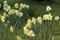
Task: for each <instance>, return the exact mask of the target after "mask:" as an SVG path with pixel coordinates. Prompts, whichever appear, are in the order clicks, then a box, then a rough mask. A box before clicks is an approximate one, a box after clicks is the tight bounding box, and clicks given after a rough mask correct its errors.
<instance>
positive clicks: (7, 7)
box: [3, 5, 11, 12]
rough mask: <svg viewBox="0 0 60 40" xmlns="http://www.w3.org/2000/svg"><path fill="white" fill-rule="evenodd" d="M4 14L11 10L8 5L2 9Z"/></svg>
mask: <svg viewBox="0 0 60 40" xmlns="http://www.w3.org/2000/svg"><path fill="white" fill-rule="evenodd" d="M3 9H4V10H5V11H6V12H8V11H9V10H11V7H10V6H9V5H8V6H6V7H4V8H3Z"/></svg>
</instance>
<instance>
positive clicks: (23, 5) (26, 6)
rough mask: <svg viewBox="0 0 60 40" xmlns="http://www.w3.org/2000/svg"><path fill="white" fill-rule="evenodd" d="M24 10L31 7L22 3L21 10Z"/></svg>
mask: <svg viewBox="0 0 60 40" xmlns="http://www.w3.org/2000/svg"><path fill="white" fill-rule="evenodd" d="M23 8H27V9H28V8H29V5H26V4H23V3H21V4H20V10H22V9H23Z"/></svg>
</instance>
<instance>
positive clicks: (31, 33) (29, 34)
mask: <svg viewBox="0 0 60 40" xmlns="http://www.w3.org/2000/svg"><path fill="white" fill-rule="evenodd" d="M27 35H28V36H30V37H34V36H35V33H34V32H33V30H31V31H29V32H28V34H27Z"/></svg>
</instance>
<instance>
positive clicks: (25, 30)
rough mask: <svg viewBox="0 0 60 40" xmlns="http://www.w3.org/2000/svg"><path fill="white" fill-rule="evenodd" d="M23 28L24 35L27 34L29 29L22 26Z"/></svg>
mask: <svg viewBox="0 0 60 40" xmlns="http://www.w3.org/2000/svg"><path fill="white" fill-rule="evenodd" d="M23 30H24V34H25V35H27V34H28V32H29V31H30V30H29V29H27V28H26V27H24V28H23Z"/></svg>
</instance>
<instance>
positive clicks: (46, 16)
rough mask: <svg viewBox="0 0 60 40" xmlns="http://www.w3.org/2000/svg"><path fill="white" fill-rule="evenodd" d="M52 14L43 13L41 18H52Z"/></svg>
mask: <svg viewBox="0 0 60 40" xmlns="http://www.w3.org/2000/svg"><path fill="white" fill-rule="evenodd" d="M52 17H53V16H52V15H51V14H45V15H44V16H43V20H52Z"/></svg>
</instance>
